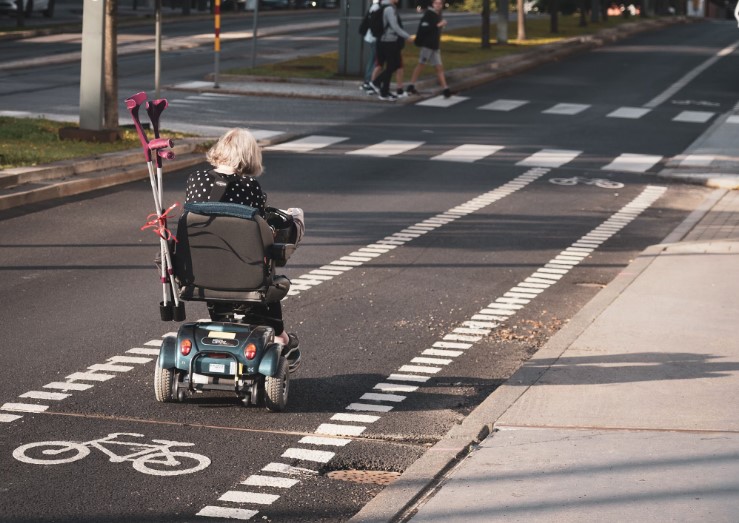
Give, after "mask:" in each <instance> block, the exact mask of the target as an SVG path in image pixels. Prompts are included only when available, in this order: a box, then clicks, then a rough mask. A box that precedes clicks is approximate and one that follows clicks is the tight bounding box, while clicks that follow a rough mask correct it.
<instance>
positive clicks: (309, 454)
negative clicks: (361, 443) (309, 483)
mask: <svg viewBox="0 0 739 523" xmlns="http://www.w3.org/2000/svg"><path fill="white" fill-rule="evenodd" d="M351 428H364V427H351ZM335 455H336V453H335V452H329V451H328V450H309V449H287V450H286V451H285V452H283V453H282V457H283V458H290V459H300V460H303V461H313V462H316V463H328V461H329V460H330V459H331V458H333V457H334V456H335Z"/></svg>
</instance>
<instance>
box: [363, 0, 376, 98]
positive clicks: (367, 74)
mask: <svg viewBox="0 0 739 523" xmlns="http://www.w3.org/2000/svg"><path fill="white" fill-rule="evenodd" d="M379 10H380V0H372V3H371V4H370V6H369V9H368V10H367V14H365V16H364V20H363V21H362V24H361V25H360V26H359V34H361V35H362V39H363V40H364V42H365V43H366V44H367V46H366V47H367V49H368V53H367V67H365V70H364V83H363V84H362V85H361V86H360V87H359V88H360V89H362V90H363V91H364V92H366V93H367V94H375V91H374V90H373V89H372V87H371V86H370V82H372V80H374V79H375V77H376V76H377V75H378V74H380V70H381V69H380V68H379V67H377V38H375V35H374V34H372V28H371V27H370V20H371V18H372V13H374V12H376V11H379ZM375 69H377V72H375Z"/></svg>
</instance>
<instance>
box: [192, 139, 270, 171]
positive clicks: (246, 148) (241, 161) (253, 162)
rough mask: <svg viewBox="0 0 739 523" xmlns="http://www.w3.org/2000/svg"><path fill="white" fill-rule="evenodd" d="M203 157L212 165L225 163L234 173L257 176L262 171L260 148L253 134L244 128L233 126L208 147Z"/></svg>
mask: <svg viewBox="0 0 739 523" xmlns="http://www.w3.org/2000/svg"><path fill="white" fill-rule="evenodd" d="M205 158H206V159H207V160H208V162H209V163H210V164H211V165H212V166H213V167H217V166H219V165H227V166H229V167H231V168H233V170H234V172H235V173H236V174H248V175H250V176H259V175H260V174H262V172H263V171H264V168H263V166H262V150H261V149H260V147H259V144H257V140H256V139H255V138H254V135H252V134H251V133H250V132H249V131H247V130H246V129H240V128H235V129H231V130H230V131H228V132H226V134H224V135H223V136H221V137H220V138H219V139H218V141H217V142H216V144H215V145H214V146H213V147H211V148H210V150H209V151H208V152H207V153H206V155H205Z"/></svg>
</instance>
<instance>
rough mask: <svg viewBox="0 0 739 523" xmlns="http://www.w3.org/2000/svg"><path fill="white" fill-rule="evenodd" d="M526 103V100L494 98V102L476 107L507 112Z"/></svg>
mask: <svg viewBox="0 0 739 523" xmlns="http://www.w3.org/2000/svg"><path fill="white" fill-rule="evenodd" d="M527 103H529V102H528V100H509V99H506V98H501V99H500V100H495V101H494V102H491V103H489V104H486V105H483V106H481V107H478V109H482V110H484V111H504V112H508V111H512V110H514V109H518V108H519V107H521V106H523V105H526V104H527Z"/></svg>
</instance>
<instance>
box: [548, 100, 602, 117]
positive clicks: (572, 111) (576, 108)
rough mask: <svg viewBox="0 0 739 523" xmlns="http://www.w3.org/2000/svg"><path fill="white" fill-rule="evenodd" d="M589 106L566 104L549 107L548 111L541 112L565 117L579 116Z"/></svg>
mask: <svg viewBox="0 0 739 523" xmlns="http://www.w3.org/2000/svg"><path fill="white" fill-rule="evenodd" d="M589 107H590V105H587V104H567V103H561V104H557V105H554V106H552V107H550V108H549V109H547V110H545V111H542V113H544V114H561V115H566V116H574V115H576V114H580V113H581V112H583V111H584V110H585V109H588V108H589Z"/></svg>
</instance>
